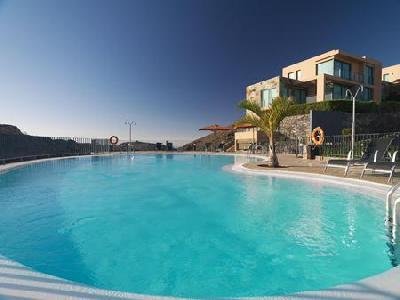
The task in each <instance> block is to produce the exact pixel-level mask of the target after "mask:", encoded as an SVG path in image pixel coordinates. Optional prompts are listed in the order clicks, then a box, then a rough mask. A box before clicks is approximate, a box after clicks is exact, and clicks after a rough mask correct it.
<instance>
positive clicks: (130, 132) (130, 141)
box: [125, 121, 136, 152]
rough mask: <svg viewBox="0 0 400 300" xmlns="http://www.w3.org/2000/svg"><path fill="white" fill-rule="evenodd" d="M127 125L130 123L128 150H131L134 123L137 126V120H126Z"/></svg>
mask: <svg viewBox="0 0 400 300" xmlns="http://www.w3.org/2000/svg"><path fill="white" fill-rule="evenodd" d="M125 125H129V144H128V148H127V150H128V152H129V151H130V148H131V143H132V125H133V126H136V122H135V121H125Z"/></svg>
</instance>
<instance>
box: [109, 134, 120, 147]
mask: <svg viewBox="0 0 400 300" xmlns="http://www.w3.org/2000/svg"><path fill="white" fill-rule="evenodd" d="M118 142H119V138H118V137H117V136H115V135H113V136H112V137H110V144H111V145H116V144H118Z"/></svg>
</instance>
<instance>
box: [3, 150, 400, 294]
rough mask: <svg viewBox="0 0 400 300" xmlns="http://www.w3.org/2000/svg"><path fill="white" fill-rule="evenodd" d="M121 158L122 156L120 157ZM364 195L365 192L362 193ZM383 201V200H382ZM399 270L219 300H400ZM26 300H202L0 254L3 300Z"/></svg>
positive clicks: (373, 188) (377, 188)
mask: <svg viewBox="0 0 400 300" xmlns="http://www.w3.org/2000/svg"><path fill="white" fill-rule="evenodd" d="M157 153H160V154H169V153H166V152H146V153H136V154H157ZM170 154H178V155H179V154H196V155H230V156H235V155H236V156H242V157H256V158H262V159H265V158H266V157H265V156H260V155H247V154H234V153H207V152H206V153H198V152H172V153H170ZM108 155H115V154H94V155H89V156H69V157H57V158H49V159H40V160H32V161H26V162H17V163H9V164H5V165H0V176H1V174H2V173H4V172H7V171H9V170H12V169H15V168H19V167H23V166H25V165H29V164H35V163H41V162H45V161H50V160H60V159H73V158H88V157H92V156H108ZM117 155H120V154H117ZM230 169H231V171H232V172H235V173H238V174H245V175H251V176H270V177H275V178H292V179H298V180H304V181H311V182H324V183H328V184H335V185H345V186H347V187H351V188H358V189H360V190H361V189H365V188H367V189H368V193H370V192H372V193H377V195H379V196H382V195H385V194H386V192H387V189H388V188H389V187H390V185H387V184H381V183H373V182H370V181H364V180H361V179H354V178H339V177H335V176H329V175H321V174H313V173H306V172H297V171H286V170H270V169H269V170H254V169H249V168H246V167H245V166H244V163H236V164H233V165H231V166H230ZM363 192H364V193H365V190H364V191H363ZM382 199H384V198H382ZM399 282H400V267H395V268H391V269H389V270H387V271H385V272H383V273H380V274H377V275H374V276H370V277H367V278H364V279H362V280H360V281H357V282H353V283H349V284H343V285H338V286H335V287H332V288H328V289H324V290H317V291H304V292H298V293H294V294H289V295H283V296H265V297H264V296H255V297H236V298H232V297H231V298H227V297H222V298H219V299H249V300H250V299H251V300H255V299H265V300H268V299H269V300H271V299H276V300H289V299H329V300H333V299H335V300H336V299H377V298H379V299H400V284H399ZM8 297H9V298H14V299H15V298H24V299H54V298H57V299H138V300H139V299H142V300H147V299H157V300H161V299H162V300H170V299H200V298H179V297H170V296H155V295H145V294H136V293H129V292H122V291H114V290H106V289H100V288H95V287H91V286H87V285H84V284H80V283H77V282H72V281H69V280H66V279H63V278H59V277H56V276H53V275H48V274H44V273H40V272H37V271H34V270H32V269H31V268H29V267H26V266H24V265H22V264H20V263H18V262H16V261H12V260H9V259H7V258H6V257H4V256H1V254H0V299H7V298H8Z"/></svg>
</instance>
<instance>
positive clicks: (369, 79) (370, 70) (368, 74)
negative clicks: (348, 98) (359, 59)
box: [364, 66, 374, 85]
mask: <svg viewBox="0 0 400 300" xmlns="http://www.w3.org/2000/svg"><path fill="white" fill-rule="evenodd" d="M364 76H365V80H364V81H365V83H367V84H370V85H373V84H374V67H371V66H365V69H364Z"/></svg>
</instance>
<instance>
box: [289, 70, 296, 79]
mask: <svg viewBox="0 0 400 300" xmlns="http://www.w3.org/2000/svg"><path fill="white" fill-rule="evenodd" d="M288 77H289V78H290V79H296V74H295V73H294V72H289V74H288Z"/></svg>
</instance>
